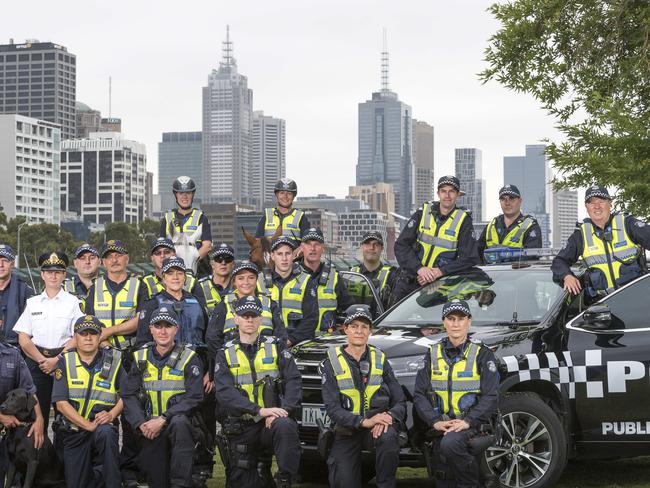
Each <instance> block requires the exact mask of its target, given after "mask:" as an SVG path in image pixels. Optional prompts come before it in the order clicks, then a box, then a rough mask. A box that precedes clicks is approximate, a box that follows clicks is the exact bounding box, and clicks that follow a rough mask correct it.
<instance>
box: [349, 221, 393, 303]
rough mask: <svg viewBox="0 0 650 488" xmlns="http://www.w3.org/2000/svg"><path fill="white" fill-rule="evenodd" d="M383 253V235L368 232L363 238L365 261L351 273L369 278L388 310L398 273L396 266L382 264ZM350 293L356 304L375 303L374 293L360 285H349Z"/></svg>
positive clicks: (362, 245) (362, 247) (353, 268)
mask: <svg viewBox="0 0 650 488" xmlns="http://www.w3.org/2000/svg"><path fill="white" fill-rule="evenodd" d="M383 251H384V238H383V236H382V235H381V233H379V232H377V231H375V230H373V231H370V232H366V233H365V234H364V235H363V237H362V238H361V254H362V259H363V260H362V261H361V264H360V265H357V266H353V267H352V268H350V271H354V272H355V273H361V274H362V275H364V276H365V277H366V278H368V279H369V280H370V282H371V283H372V284H373V286H374V287H375V290H377V294H378V295H379V298H380V300H381V302H382V304H383V305H384V308H387V306H388V305H389V303H388V302H389V299H390V295H391V290H392V289H393V287H394V286H395V278H396V276H397V273H395V270H396V268H395V267H394V266H391V265H390V264H384V263H382V262H381V254H382V252H383ZM348 291H349V292H350V295H351V296H352V297H353V299H354V301H355V302H356V303H365V304H366V305H372V304H373V303H374V298H373V296H372V292H371V291H370V290H368V289H367V287H366V286H363V285H362V284H360V283H359V284H354V286H352V284H349V285H348Z"/></svg>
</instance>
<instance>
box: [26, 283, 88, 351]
mask: <svg viewBox="0 0 650 488" xmlns="http://www.w3.org/2000/svg"><path fill="white" fill-rule="evenodd" d="M81 316H83V313H82V312H81V310H80V309H79V299H78V298H77V297H76V296H74V295H72V294H70V293H68V292H67V291H65V290H60V291H59V293H57V295H56V296H55V297H54V298H49V297H48V296H47V293H45V292H43V293H41V294H40V295H36V296H33V297H31V298H29V299H27V304H26V305H25V311H24V312H23V313H22V315H21V316H20V317H19V318H18V322H16V325H14V329H13V330H14V332H16V333H18V332H24V333H25V334H27V335H28V336H30V337H31V338H32V342H33V343H34V345H36V346H38V347H44V348H46V349H56V348H57V347H63V346H64V345H65V343H66V342H68V341H69V340H70V339H71V338H72V335H73V333H74V323H75V322H76V321H77V319H78V318H79V317H81Z"/></svg>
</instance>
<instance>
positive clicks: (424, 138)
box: [413, 119, 434, 207]
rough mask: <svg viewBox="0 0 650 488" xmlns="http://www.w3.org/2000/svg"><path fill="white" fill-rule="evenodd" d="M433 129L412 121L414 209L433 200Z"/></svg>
mask: <svg viewBox="0 0 650 488" xmlns="http://www.w3.org/2000/svg"><path fill="white" fill-rule="evenodd" d="M433 190H434V179H433V127H432V126H430V125H429V124H427V123H426V122H424V121H421V120H415V119H413V200H414V202H413V203H414V206H415V207H421V206H422V204H424V202H428V201H430V200H433Z"/></svg>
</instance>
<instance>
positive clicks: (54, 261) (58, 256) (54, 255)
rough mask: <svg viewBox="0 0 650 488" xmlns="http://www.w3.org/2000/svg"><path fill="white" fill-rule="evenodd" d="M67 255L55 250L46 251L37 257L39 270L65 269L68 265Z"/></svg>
mask: <svg viewBox="0 0 650 488" xmlns="http://www.w3.org/2000/svg"><path fill="white" fill-rule="evenodd" d="M68 263H69V261H68V256H66V255H65V254H64V253H62V252H59V251H55V252H51V253H50V252H46V253H45V254H41V255H40V257H39V258H38V265H39V266H40V268H41V271H48V270H50V271H51V270H54V271H65V270H66V268H67V267H68Z"/></svg>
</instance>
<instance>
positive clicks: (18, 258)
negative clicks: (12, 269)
mask: <svg viewBox="0 0 650 488" xmlns="http://www.w3.org/2000/svg"><path fill="white" fill-rule="evenodd" d="M26 225H29V222H23V223H22V224H20V225H19V226H18V246H17V247H18V252H17V253H16V269H20V231H21V229H22V228H23V227H24V226H26Z"/></svg>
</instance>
